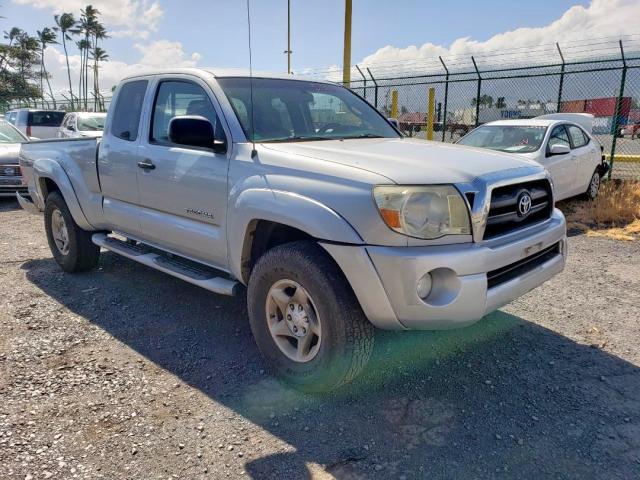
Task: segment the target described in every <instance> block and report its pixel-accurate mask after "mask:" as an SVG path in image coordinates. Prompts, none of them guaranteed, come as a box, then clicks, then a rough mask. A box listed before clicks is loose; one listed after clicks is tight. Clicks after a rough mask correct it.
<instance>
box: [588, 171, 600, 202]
mask: <svg viewBox="0 0 640 480" xmlns="http://www.w3.org/2000/svg"><path fill="white" fill-rule="evenodd" d="M600 182H601V180H600V174H599V173H598V172H597V171H596V172H593V175H592V176H591V181H590V182H589V189H588V190H587V196H588V197H589V199H591V200H593V199H595V198H596V197H597V196H598V191H599V190H600Z"/></svg>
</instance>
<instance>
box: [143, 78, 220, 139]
mask: <svg viewBox="0 0 640 480" xmlns="http://www.w3.org/2000/svg"><path fill="white" fill-rule="evenodd" d="M185 115H197V116H200V117H204V118H206V119H207V120H209V121H210V122H211V125H213V128H214V131H216V136H218V129H220V128H221V127H220V125H219V122H218V117H217V115H216V111H215V109H214V107H213V104H212V103H211V100H210V99H209V96H208V95H207V93H206V92H205V91H204V90H203V89H202V88H201V87H200V86H198V85H196V84H194V83H191V82H184V81H174V80H170V81H165V82H162V83H161V84H160V86H159V87H158V92H157V94H156V99H155V102H154V104H153V114H152V116H151V129H150V132H151V134H150V138H149V141H150V142H151V143H160V144H163V143H164V144H167V143H170V141H169V122H171V119H172V118H174V117H180V116H185Z"/></svg>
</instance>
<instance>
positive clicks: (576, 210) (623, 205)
mask: <svg viewBox="0 0 640 480" xmlns="http://www.w3.org/2000/svg"><path fill="white" fill-rule="evenodd" d="M558 207H559V208H560V209H561V210H562V211H564V213H565V215H566V217H567V228H568V229H574V230H580V231H583V232H586V234H587V235H588V236H592V237H607V238H613V239H616V240H640V182H607V183H606V184H603V185H602V188H601V189H600V194H599V195H598V198H596V199H595V200H594V201H584V200H569V201H566V202H561V203H559V204H558Z"/></svg>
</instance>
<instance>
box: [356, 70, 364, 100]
mask: <svg viewBox="0 0 640 480" xmlns="http://www.w3.org/2000/svg"><path fill="white" fill-rule="evenodd" d="M356 69H357V70H358V73H359V74H360V76H361V77H362V81H363V82H364V87H363V88H362V93H363V95H362V96H363V97H364V99H365V100H366V99H367V77H365V76H364V73H362V70H360V67H359V66H358V65H357V64H356Z"/></svg>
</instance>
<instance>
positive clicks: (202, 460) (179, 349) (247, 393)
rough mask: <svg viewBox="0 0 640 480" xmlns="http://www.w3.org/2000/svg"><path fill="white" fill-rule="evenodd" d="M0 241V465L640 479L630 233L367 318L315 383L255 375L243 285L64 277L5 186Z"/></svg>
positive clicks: (154, 277)
mask: <svg viewBox="0 0 640 480" xmlns="http://www.w3.org/2000/svg"><path fill="white" fill-rule="evenodd" d="M0 246H1V251H2V252H3V255H2V258H1V260H0V478H2V479H21V480H22V479H34V480H35V479H41V478H55V479H71V478H85V479H98V478H105V479H124V478H127V479H129V478H130V479H145V480H146V479H171V478H184V479H197V478H215V479H217V478H260V479H262V478H274V479H275V478H277V479H280V478H282V479H288V478H291V479H299V478H317V479H325V478H334V477H335V478H338V479H364V478H367V479H368V478H384V479H388V478H399V479H402V478H406V479H414V478H461V479H472V478H525V479H528V478H536V479H539V478H553V479H565V478H607V479H631V478H639V477H640V368H639V366H640V342H639V341H638V340H639V338H640V325H639V317H640V275H638V272H639V271H640V243H637V242H635V243H634V242H616V241H614V240H608V239H598V238H587V237H585V236H575V237H572V238H571V239H570V255H569V262H568V266H567V269H566V271H565V272H564V273H563V274H561V275H559V276H557V277H556V278H554V279H553V280H552V281H550V282H548V283H547V284H545V285H544V286H542V287H541V288H538V289H537V290H535V291H534V292H532V293H530V294H528V295H527V296H525V297H523V298H522V299H520V300H518V301H516V302H514V303H512V304H511V305H509V306H508V307H506V308H504V309H502V310H501V311H499V312H497V313H495V314H492V315H490V316H488V317H486V318H485V319H483V320H482V321H481V322H479V323H478V324H476V325H475V326H473V327H470V328H467V329H464V330H459V331H452V332H439V333H433V332H379V334H378V335H377V338H376V348H375V351H374V356H373V359H372V361H371V363H370V364H369V366H368V367H367V369H366V371H365V372H364V375H363V376H362V377H361V378H360V379H359V381H358V382H357V383H356V384H354V385H352V386H350V388H348V389H347V390H345V391H342V392H340V393H339V394H337V395H333V396H315V397H314V396H307V395H302V394H300V393H297V392H295V391H293V390H291V389H288V388H286V387H284V386H282V385H280V384H279V383H278V382H277V381H275V380H274V379H273V378H271V377H270V376H269V375H268V374H267V373H265V372H264V364H263V363H262V360H261V358H260V356H259V354H258V352H257V350H256V347H255V345H254V343H253V340H252V338H251V334H250V331H249V327H248V322H247V319H246V308H245V304H244V300H243V298H237V299H232V298H226V297H221V296H216V295H213V294H209V293H207V292H205V291H204V290H200V289H198V288H197V287H193V286H190V285H188V284H186V283H183V282H180V281H179V280H175V279H173V278H171V277H169V276H166V275H163V274H161V273H158V272H156V271H153V270H151V269H148V268H146V267H142V266H138V265H137V264H135V263H133V262H131V261H128V260H126V259H122V258H119V257H117V256H115V255H113V254H110V253H103V255H102V257H101V262H100V266H99V268H98V269H97V270H96V271H94V272H91V273H87V274H80V275H67V274H64V273H62V272H61V271H60V270H59V269H58V268H57V267H56V265H55V264H54V262H53V260H52V258H51V254H50V252H49V249H48V247H47V245H46V241H45V237H44V232H43V228H42V220H41V219H40V218H37V217H34V216H30V215H28V214H27V213H26V212H23V211H20V210H18V209H17V205H16V204H15V203H14V202H12V201H0Z"/></svg>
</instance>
